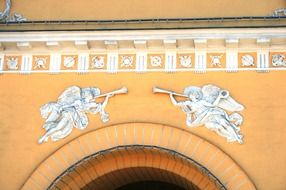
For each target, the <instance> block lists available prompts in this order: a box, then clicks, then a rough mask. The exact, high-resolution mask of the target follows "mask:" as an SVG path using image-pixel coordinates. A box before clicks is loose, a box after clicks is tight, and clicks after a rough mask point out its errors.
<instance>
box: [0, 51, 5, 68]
mask: <svg viewBox="0 0 286 190" xmlns="http://www.w3.org/2000/svg"><path fill="white" fill-rule="evenodd" d="M4 62H5V61H4V55H3V54H1V55H0V73H3V70H4Z"/></svg>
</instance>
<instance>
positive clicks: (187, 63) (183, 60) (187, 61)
mask: <svg viewBox="0 0 286 190" xmlns="http://www.w3.org/2000/svg"><path fill="white" fill-rule="evenodd" d="M179 59H180V64H181V65H182V67H187V68H189V67H192V57H191V56H189V55H182V56H180V57H179Z"/></svg>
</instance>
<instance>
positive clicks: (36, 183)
mask: <svg viewBox="0 0 286 190" xmlns="http://www.w3.org/2000/svg"><path fill="white" fill-rule="evenodd" d="M138 182H160V183H164V184H166V185H167V184H169V185H175V186H177V187H178V188H182V189H191V190H192V189H235V190H244V189H245V190H251V189H255V186H254V185H253V183H252V182H251V181H250V180H249V178H248V177H247V175H246V174H245V173H244V172H243V171H242V170H241V169H240V167H239V166H238V165H237V164H236V163H235V162H234V161H233V160H232V159H231V158H230V157H229V156H227V155H226V154H225V153H224V152H222V151H221V150H219V149H218V148H217V147H215V146H214V145H212V144H210V143H209V142H207V141H205V140H203V139H201V138H199V137H197V136H195V135H193V134H191V133H190V132H188V131H186V130H183V129H181V128H176V127H171V126H166V125H160V124H147V123H128V124H119V125H113V126H108V127H104V128H101V129H98V130H95V131H92V132H90V133H87V134H84V135H82V136H80V137H78V138H76V139H74V140H73V141H71V142H70V143H68V144H66V145H64V146H63V147H61V148H60V149H59V150H57V151H56V152H55V153H54V154H52V155H51V156H49V157H48V158H47V159H46V160H45V161H44V162H42V163H41V164H40V165H39V166H38V167H37V168H36V170H35V171H34V172H33V174H32V175H31V176H30V178H29V179H28V180H27V181H26V183H25V184H24V186H23V188H22V189H23V190H24V189H103V190H108V189H118V188H123V187H124V186H126V185H128V184H134V183H138Z"/></svg>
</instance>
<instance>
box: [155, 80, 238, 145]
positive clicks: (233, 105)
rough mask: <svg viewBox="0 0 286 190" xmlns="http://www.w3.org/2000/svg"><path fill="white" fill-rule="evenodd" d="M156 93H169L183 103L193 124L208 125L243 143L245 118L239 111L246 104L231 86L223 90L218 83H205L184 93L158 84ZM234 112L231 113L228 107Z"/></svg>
mask: <svg viewBox="0 0 286 190" xmlns="http://www.w3.org/2000/svg"><path fill="white" fill-rule="evenodd" d="M153 91H154V93H168V94H169V95H170V99H171V101H172V103H173V104H174V105H175V106H179V107H180V108H181V109H182V110H183V112H185V113H186V115H187V118H186V124H187V126H189V127H197V126H201V125H205V127H206V128H208V129H210V130H212V131H215V132H216V133H217V134H219V135H220V136H223V137H225V138H226V139H227V141H228V142H233V141H237V142H239V143H240V144H242V143H243V140H242V135H241V134H240V126H241V124H242V121H243V118H242V116H241V115H240V114H239V113H237V112H236V111H242V110H243V109H244V107H243V106H242V105H241V104H239V103H237V102H236V101H235V100H234V99H233V98H232V97H231V96H230V95H229V92H228V91H227V90H222V89H221V88H219V87H217V86H215V85H211V84H208V85H204V86H203V87H202V88H200V87H196V86H189V87H187V88H185V90H184V93H183V94H179V93H175V92H173V91H169V90H164V89H161V88H157V87H154V89H153ZM175 96H181V97H185V98H187V100H185V101H178V100H176V98H175ZM225 110H227V111H228V112H234V113H231V114H230V115H229V114H228V113H227V112H226V111H225Z"/></svg>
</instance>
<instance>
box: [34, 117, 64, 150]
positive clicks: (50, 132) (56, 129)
mask: <svg viewBox="0 0 286 190" xmlns="http://www.w3.org/2000/svg"><path fill="white" fill-rule="evenodd" d="M68 121H69V118H68V117H63V118H62V119H61V120H60V121H59V123H58V124H55V127H53V128H50V129H49V130H48V131H47V132H46V133H45V134H44V135H43V136H42V137H41V138H40V139H39V141H38V142H39V143H40V144H42V143H43V142H47V141H48V139H49V137H50V136H51V135H52V134H53V133H55V132H56V131H59V130H61V129H62V128H63V127H64V126H65V125H66V124H67V122H68Z"/></svg>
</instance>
